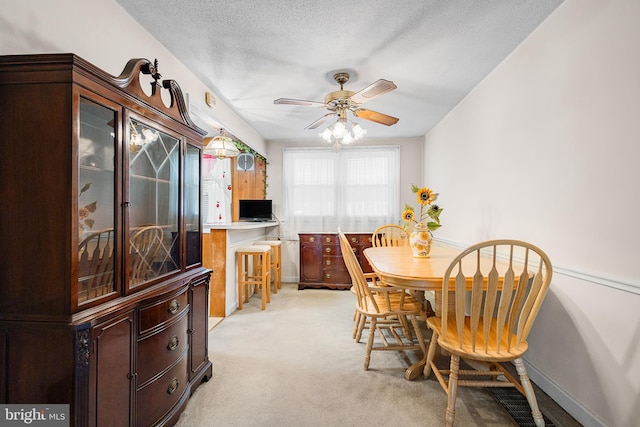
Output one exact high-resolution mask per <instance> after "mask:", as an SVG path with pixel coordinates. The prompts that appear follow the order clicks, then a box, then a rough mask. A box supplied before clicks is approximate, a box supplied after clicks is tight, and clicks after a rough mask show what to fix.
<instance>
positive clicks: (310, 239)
mask: <svg viewBox="0 0 640 427" xmlns="http://www.w3.org/2000/svg"><path fill="white" fill-rule="evenodd" d="M298 236H299V239H300V243H316V244H321V243H322V235H321V234H299V235H298Z"/></svg>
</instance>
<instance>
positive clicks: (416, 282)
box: [364, 244, 518, 380]
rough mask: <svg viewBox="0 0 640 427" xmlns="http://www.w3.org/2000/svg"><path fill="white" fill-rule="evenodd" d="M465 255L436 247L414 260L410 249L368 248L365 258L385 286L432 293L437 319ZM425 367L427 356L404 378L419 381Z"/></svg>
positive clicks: (488, 262)
mask: <svg viewBox="0 0 640 427" xmlns="http://www.w3.org/2000/svg"><path fill="white" fill-rule="evenodd" d="M462 251H463V249H460V248H456V247H452V246H445V245H439V244H434V245H432V247H431V251H430V252H429V255H428V256H427V257H422V258H417V257H414V256H413V253H412V251H411V248H410V247H409V246H386V247H370V248H366V249H365V250H364V256H365V258H366V259H367V261H368V262H369V264H370V265H371V268H372V269H373V271H374V273H375V274H376V275H377V276H378V278H379V280H380V282H381V283H382V284H384V285H388V286H396V287H400V288H404V289H407V290H411V291H418V292H420V291H433V292H434V295H435V301H434V302H435V304H434V305H435V306H434V311H435V315H436V316H438V315H440V312H441V307H442V282H443V280H444V275H445V272H446V271H447V268H449V265H450V264H451V262H452V261H453V259H454V258H455V257H456V256H457V255H458V254H460V253H461V252H462ZM480 262H481V264H483V265H485V267H486V265H491V264H494V265H498V266H501V267H503V268H504V266H505V265H506V263H505V262H503V261H501V260H494V259H492V258H491V257H482V258H481V259H480ZM466 268H474V265H473V264H471V265H469V264H464V263H463V269H466ZM516 274H518V271H516ZM501 279H502V278H501ZM451 280H452V279H451ZM469 286H470V284H469ZM448 309H449V312H450V313H452V312H453V311H454V310H455V300H454V298H449V299H448ZM425 364H426V354H425V355H424V356H423V358H422V359H421V360H420V361H419V362H417V363H415V364H413V365H411V366H409V367H408V368H407V371H406V373H405V378H407V379H410V380H413V379H416V378H417V377H418V376H420V374H421V373H422V372H423V369H424V366H425Z"/></svg>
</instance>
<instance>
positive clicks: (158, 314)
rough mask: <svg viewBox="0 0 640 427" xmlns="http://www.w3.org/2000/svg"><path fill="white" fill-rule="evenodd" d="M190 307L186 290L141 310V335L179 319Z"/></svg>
mask: <svg viewBox="0 0 640 427" xmlns="http://www.w3.org/2000/svg"><path fill="white" fill-rule="evenodd" d="M188 307H189V298H188V295H187V289H186V288H185V289H184V290H183V291H181V293H179V294H177V295H171V296H169V297H167V298H163V299H160V300H158V301H156V302H153V303H151V304H149V305H148V306H145V307H142V308H141V309H140V326H139V333H140V334H141V335H142V334H144V333H146V332H149V331H150V330H151V329H153V328H157V327H158V326H159V325H161V324H163V323H164V322H167V321H169V320H171V319H175V318H177V317H178V316H179V315H181V314H182V313H183V312H184V311H185V310H186V309H187V308H188Z"/></svg>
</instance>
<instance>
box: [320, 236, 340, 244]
mask: <svg viewBox="0 0 640 427" xmlns="http://www.w3.org/2000/svg"><path fill="white" fill-rule="evenodd" d="M322 244H323V245H340V238H339V237H338V235H337V234H323V235H322Z"/></svg>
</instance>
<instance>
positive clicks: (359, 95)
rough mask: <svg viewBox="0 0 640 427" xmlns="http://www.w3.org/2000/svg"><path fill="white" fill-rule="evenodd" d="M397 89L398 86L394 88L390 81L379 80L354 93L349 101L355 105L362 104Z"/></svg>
mask: <svg viewBox="0 0 640 427" xmlns="http://www.w3.org/2000/svg"><path fill="white" fill-rule="evenodd" d="M397 88H398V86H396V85H395V83H393V82H392V81H389V80H385V79H380V80H378V81H376V82H373V83H372V84H370V85H369V86H367V87H365V88H364V89H362V90H361V91H360V92H356V93H354V94H353V95H351V98H350V99H351V101H353V102H355V103H356V104H363V103H365V102H367V101H369V100H370V99H373V98H375V97H376V96H380V95H384V94H385V93H387V92H391V91H392V90H394V89H397Z"/></svg>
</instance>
